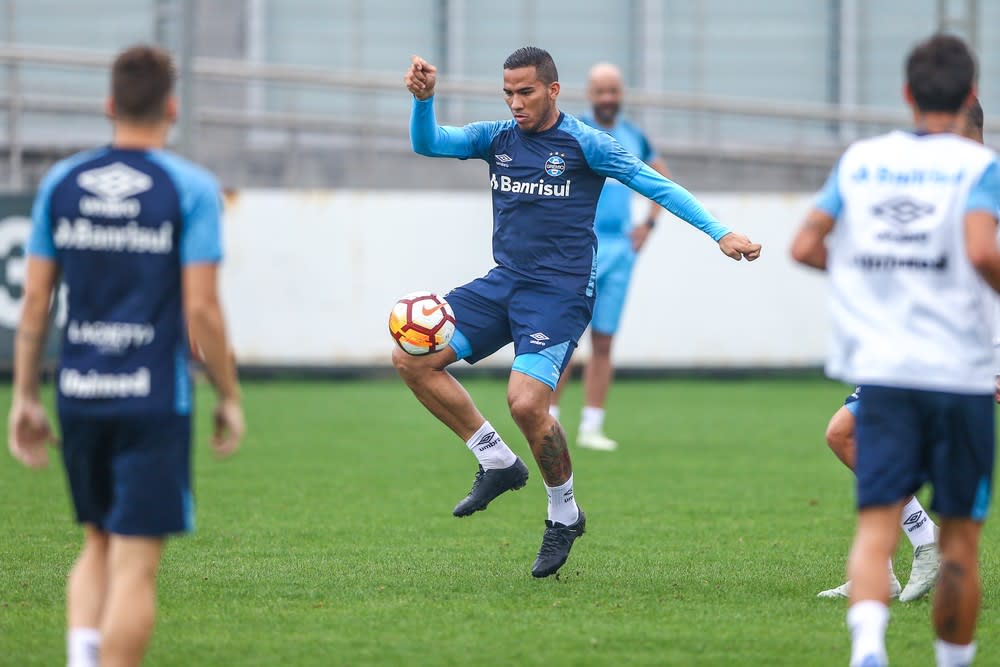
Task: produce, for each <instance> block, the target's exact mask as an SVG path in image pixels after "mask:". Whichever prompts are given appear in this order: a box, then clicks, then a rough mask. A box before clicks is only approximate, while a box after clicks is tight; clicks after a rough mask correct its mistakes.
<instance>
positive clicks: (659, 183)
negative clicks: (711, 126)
mask: <svg viewBox="0 0 1000 667" xmlns="http://www.w3.org/2000/svg"><path fill="white" fill-rule="evenodd" d="M433 103H434V98H433V97H432V98H430V99H428V100H423V101H421V100H417V99H416V98H414V100H413V110H412V113H411V115H410V141H411V142H412V144H413V150H414V151H416V152H417V153H420V154H421V155H428V156H431V157H456V158H460V159H463V160H464V159H467V158H471V157H476V158H479V159H481V160H485V161H486V162H487V163H488V164H489V166H490V186H491V187H492V189H493V258H494V260H495V261H496V262H497V264H499V265H500V266H503V267H505V268H507V269H509V270H511V271H514V272H516V273H518V274H520V275H522V276H524V277H526V278H529V279H535V280H542V281H545V282H548V283H551V284H554V285H558V286H560V287H563V288H565V289H569V290H573V291H577V292H579V293H581V294H586V295H587V296H591V295H592V294H593V290H594V277H595V262H596V255H597V238H596V236H595V234H594V215H595V212H596V210H597V200H598V197H599V196H600V194H601V188H602V187H603V185H604V179H605V177H610V178H614V179H616V180H618V181H621V182H622V183H624V184H625V185H627V186H628V187H630V188H632V189H633V190H635V191H636V192H638V193H640V194H642V195H644V196H646V197H648V198H650V199H653V200H655V201H656V202H657V203H659V204H660V205H661V206H663V207H664V208H666V209H667V210H669V211H670V212H671V213H673V214H674V215H676V216H677V217H679V218H681V219H682V220H686V221H687V222H689V223H690V224H692V225H694V226H695V227H697V228H698V229H700V230H702V231H704V232H705V233H706V234H708V235H709V236H711V237H712V238H713V239H714V240H716V241H718V240H719V239H720V238H722V237H723V236H725V235H726V234H728V233H729V229H728V228H727V227H725V226H724V225H722V224H721V223H720V222H719V221H718V220H716V219H715V218H714V217H713V216H712V215H711V214H710V213H709V212H708V211H707V210H705V208H704V207H703V206H702V205H701V204H700V203H699V202H698V200H697V199H695V198H694V197H693V196H692V195H691V193H689V192H688V191H687V190H685V189H684V188H682V187H681V186H679V185H677V184H676V183H674V182H672V181H670V180H668V179H666V178H664V177H663V176H661V175H660V174H658V173H656V172H655V171H654V170H653V169H651V168H650V167H649V166H648V165H646V164H644V163H643V162H642V160H640V159H639V158H637V157H636V156H635V155H632V154H631V153H629V152H628V151H626V150H625V149H624V148H623V147H622V145H621V144H619V143H618V142H617V141H615V140H614V139H613V138H612V137H611V136H610V135H609V134H607V133H606V132H601V131H598V130H595V129H594V128H592V127H589V126H587V125H585V124H584V123H582V122H580V121H579V120H577V119H576V118H574V117H573V116H570V115H567V114H564V113H560V114H559V119H558V120H557V121H556V124H555V125H554V126H553V127H551V128H550V129H548V130H545V131H543V132H537V133H526V132H523V131H521V129H520V128H519V127H518V126H517V123H516V122H515V121H514V120H513V119H509V120H503V121H486V122H479V123H471V124H469V125H466V126H465V127H441V126H439V125H438V124H437V121H436V119H435V117H434V105H433Z"/></svg>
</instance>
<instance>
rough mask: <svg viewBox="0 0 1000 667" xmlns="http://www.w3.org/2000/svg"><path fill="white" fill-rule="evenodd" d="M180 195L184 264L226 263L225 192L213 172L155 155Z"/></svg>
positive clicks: (155, 159) (162, 154) (162, 155)
mask: <svg viewBox="0 0 1000 667" xmlns="http://www.w3.org/2000/svg"><path fill="white" fill-rule="evenodd" d="M151 157H152V159H153V160H154V161H156V162H158V163H159V164H160V165H161V166H162V167H163V168H164V169H165V170H166V171H167V173H168V174H170V178H171V179H172V180H173V182H174V186H175V187H176V188H177V193H178V195H179V196H180V199H181V201H180V204H181V215H182V216H183V222H182V227H181V245H180V256H181V265H183V266H187V265H188V264H218V263H219V262H221V261H222V191H221V189H220V188H219V182H218V181H217V180H216V179H215V176H213V175H212V174H211V173H210V172H208V171H207V170H205V169H202V168H201V167H199V166H197V165H195V164H193V163H191V162H188V161H187V160H183V159H181V158H179V157H177V156H175V155H173V154H170V153H167V152H165V151H157V152H156V153H153V154H152V156H151Z"/></svg>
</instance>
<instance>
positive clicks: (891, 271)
mask: <svg viewBox="0 0 1000 667" xmlns="http://www.w3.org/2000/svg"><path fill="white" fill-rule="evenodd" d="M996 169H997V167H996V166H995V155H994V154H993V152H992V151H991V150H989V149H987V148H985V147H983V146H980V145H979V144H976V143H975V142H972V141H969V140H966V139H963V138H960V137H958V136H956V135H952V134H927V135H918V134H913V133H909V132H892V133H889V134H887V135H883V136H880V137H876V138H874V139H869V140H865V141H861V142H858V143H856V144H854V145H853V146H851V147H850V148H849V149H848V150H847V152H846V153H845V154H844V156H843V157H842V158H841V161H840V164H839V165H838V169H837V171H836V173H835V175H833V176H831V183H828V185H827V188H826V189H825V190H824V196H826V195H827V194H828V192H830V191H831V189H836V190H838V191H839V197H840V202H842V203H841V205H840V206H841V208H840V210H839V215H837V218H838V219H837V224H836V226H835V227H834V231H833V233H832V234H831V236H830V238H829V252H830V256H829V262H828V268H829V271H830V276H831V285H832V294H831V298H832V301H833V320H834V321H833V337H834V345H833V346H832V353H831V357H830V359H829V361H828V372H829V373H830V375H832V376H834V377H838V378H840V379H843V380H845V381H849V382H851V383H855V384H879V385H886V386H899V387H911V388H916V389H930V390H942V391H952V392H960V393H980V392H989V391H990V390H991V388H992V384H993V380H992V377H993V365H992V346H991V338H992V332H991V326H990V320H991V318H990V307H991V306H990V304H991V300H990V299H989V297H988V291H987V289H988V288H987V287H986V285H985V283H984V282H983V281H982V279H981V278H980V277H979V275H978V274H977V273H976V271H975V269H974V268H973V266H972V265H971V263H970V261H969V259H968V255H967V252H966V247H965V229H964V217H965V213H966V211H967V210H970V209H972V208H976V204H975V202H976V201H977V200H978V199H979V197H980V190H981V189H982V188H983V187H984V185H983V182H984V174H987V172H988V170H996ZM984 201H985V200H984ZM989 201H991V200H989Z"/></svg>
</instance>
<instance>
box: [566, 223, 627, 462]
mask: <svg viewBox="0 0 1000 667" xmlns="http://www.w3.org/2000/svg"><path fill="white" fill-rule="evenodd" d="M634 264H635V253H634V252H633V250H632V245H631V241H630V240H628V239H624V240H623V241H620V242H612V243H604V244H602V245H601V246H600V249H599V250H598V253H597V266H598V279H597V298H596V299H595V300H594V317H593V320H592V321H591V327H590V329H591V330H590V341H591V354H590V359H589V361H588V362H587V365H586V366H585V367H584V370H583V397H584V401H583V411H582V414H581V416H580V431H579V433H578V435H577V439H576V443H577V445H579V446H580V447H586V448H588V449H596V450H601V451H611V450H614V449H617V447H618V443H617V442H615V441H614V440H612V439H611V438H608V437H607V436H606V435H604V406H605V404H606V402H607V398H608V392H609V390H610V388H611V382H612V379H613V377H614V366H613V364H612V361H611V346H612V342H613V337H614V334H615V332H616V331H618V325H619V323H620V322H621V317H622V312H623V310H624V308H625V298H626V296H627V294H628V286H629V282H630V280H631V277H632V268H633V266H634Z"/></svg>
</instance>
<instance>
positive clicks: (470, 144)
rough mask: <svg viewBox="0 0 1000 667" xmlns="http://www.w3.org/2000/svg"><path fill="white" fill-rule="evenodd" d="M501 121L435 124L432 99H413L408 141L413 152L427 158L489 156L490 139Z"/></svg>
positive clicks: (485, 157)
mask: <svg viewBox="0 0 1000 667" xmlns="http://www.w3.org/2000/svg"><path fill="white" fill-rule="evenodd" d="M504 125H505V123H504V122H503V121H487V122H480V123H470V124H469V125H466V126H464V127H452V126H442V125H438V124H437V118H436V117H435V114H434V98H433V97H430V98H428V99H426V100H418V99H417V98H415V97H414V98H413V107H412V109H411V111H410V143H411V144H412V146H413V151H414V152H415V153H419V154H420V155H426V156H428V157H455V158H459V159H461V160H465V159H468V158H470V157H477V158H480V159H482V160H488V159H489V151H490V145H491V144H492V143H493V138H494V137H495V136H496V135H497V133H498V132H499V131H500V130H501V129H503V127H504Z"/></svg>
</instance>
